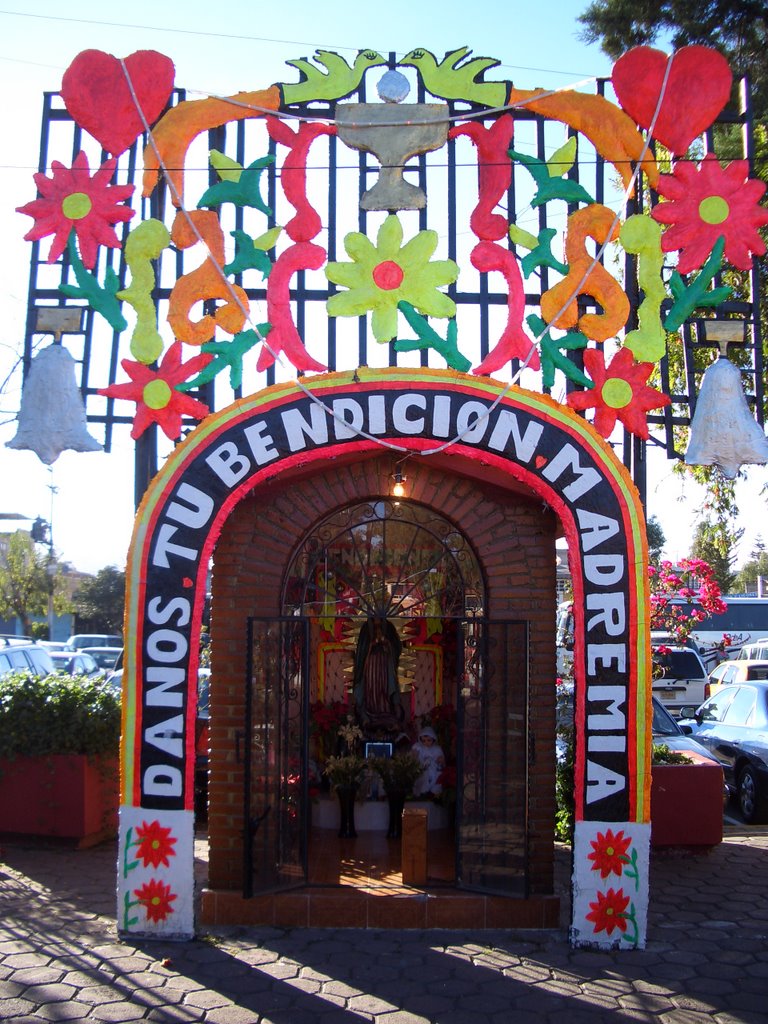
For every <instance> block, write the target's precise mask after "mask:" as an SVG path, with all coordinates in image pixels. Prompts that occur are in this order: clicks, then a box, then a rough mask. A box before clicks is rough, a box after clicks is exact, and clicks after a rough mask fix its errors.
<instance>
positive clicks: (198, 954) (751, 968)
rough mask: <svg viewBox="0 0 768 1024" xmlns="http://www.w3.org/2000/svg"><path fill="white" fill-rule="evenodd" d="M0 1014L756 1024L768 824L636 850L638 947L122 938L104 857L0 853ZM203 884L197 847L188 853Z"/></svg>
mask: <svg viewBox="0 0 768 1024" xmlns="http://www.w3.org/2000/svg"><path fill="white" fill-rule="evenodd" d="M3 846H4V849H3V853H2V856H1V857H0V1020H3V1021H4V1022H11V1024H16V1022H30V1024H31V1022H32V1021H35V1022H39V1021H41V1020H43V1021H45V1020H48V1021H78V1020H82V1021H133V1020H151V1021H168V1022H172V1021H173V1022H193V1021H202V1022H206V1024H304V1022H307V1024H310V1022H313V1024H314V1022H318V1021H319V1022H325V1024H358V1022H360V1021H374V1022H376V1024H385V1022H386V1024H465V1022H466V1024H470V1022H471V1024H477V1022H478V1021H480V1022H483V1021H492V1022H497V1021H498V1022H499V1024H501V1022H504V1024H510V1022H512V1024H534V1022H535V1024H541V1022H542V1021H544V1022H548V1021H550V1020H551V1021H552V1024H554V1022H558V1024H582V1022H593V1021H595V1022H598V1021H599V1022H606V1024H608V1022H611V1024H616V1022H622V1021H627V1022H630V1021H631V1022H644V1021H660V1022H662V1024H709V1022H712V1024H764V1021H765V1020H766V1003H767V1002H768V885H766V879H768V829H766V828H758V829H749V830H747V829H745V828H744V827H743V826H733V827H727V828H726V835H725V839H724V841H723V843H722V844H720V845H719V846H718V847H715V848H714V849H713V850H711V851H710V852H708V853H691V852H689V851H680V850H675V851H674V852H670V853H659V852H658V851H657V852H654V853H653V854H652V858H651V906H650V913H649V924H648V943H647V948H646V949H645V950H637V951H633V952H595V951H590V950H583V949H582V950H574V949H571V948H570V946H569V945H568V941H567V931H566V929H565V928H564V927H561V928H559V929H553V930H551V931H547V932H531V931H528V932H522V931H521V932H510V931H494V932H487V931H486V932H472V931H471V930H465V931H461V932H456V931H444V930H433V931H420V930H413V931H399V932H398V931H382V930H375V929H370V930H365V931H361V930H357V929H335V930H334V929H276V928H244V927H230V928H222V929H211V930H209V931H208V932H206V933H204V934H201V936H200V937H199V938H198V939H197V940H195V941H194V942H189V943H178V944H172V943H149V942H146V943H141V942H138V943H134V942H128V943H124V942H121V941H119V939H118V938H117V935H116V931H115V916H114V915H115V907H114V885H115V882H114V868H115V848H114V845H113V844H109V843H107V844H103V845H102V846H99V847H96V848H95V849H92V850H87V851H72V850H67V849H63V848H60V847H59V848H56V847H45V846H41V845H35V844H29V843H5V844H3ZM198 852H199V854H200V857H199V861H198V870H199V871H200V875H201V878H204V876H205V844H204V842H202V841H201V843H200V844H199V845H198Z"/></svg>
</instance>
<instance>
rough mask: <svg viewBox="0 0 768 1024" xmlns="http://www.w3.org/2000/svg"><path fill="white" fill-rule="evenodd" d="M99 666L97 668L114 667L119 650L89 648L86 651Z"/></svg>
mask: <svg viewBox="0 0 768 1024" xmlns="http://www.w3.org/2000/svg"><path fill="white" fill-rule="evenodd" d="M87 653H88V654H90V656H91V657H92V658H93V660H94V661H95V662H96V664H97V665H98V666H99V668H114V667H115V661H116V660H117V656H118V654H119V653H120V652H119V651H98V650H89V651H88V652H87Z"/></svg>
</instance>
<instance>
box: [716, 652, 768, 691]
mask: <svg viewBox="0 0 768 1024" xmlns="http://www.w3.org/2000/svg"><path fill="white" fill-rule="evenodd" d="M750 679H768V660H766V661H741V660H738V661H722V662H720V664H719V665H718V666H717V668H715V669H713V670H712V671H711V672H710V673H709V682H708V683H707V685H706V686H705V687H704V693H705V695H706V696H707V697H711V696H712V694H713V693H714V692H715V690H717V689H719V688H720V687H722V686H731V685H732V684H734V683H746V682H747V681H748V680H750Z"/></svg>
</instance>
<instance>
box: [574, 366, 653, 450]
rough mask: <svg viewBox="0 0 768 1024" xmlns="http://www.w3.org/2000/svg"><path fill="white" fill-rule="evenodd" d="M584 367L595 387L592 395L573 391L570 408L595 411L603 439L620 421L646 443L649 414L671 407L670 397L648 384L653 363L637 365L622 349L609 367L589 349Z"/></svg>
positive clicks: (597, 428)
mask: <svg viewBox="0 0 768 1024" xmlns="http://www.w3.org/2000/svg"><path fill="white" fill-rule="evenodd" d="M584 365H585V367H586V369H587V371H588V372H589V375H590V377H591V378H592V380H593V381H594V382H595V386H594V388H592V389H591V390H589V391H572V392H571V393H570V394H569V395H568V396H567V399H566V400H567V402H568V405H570V407H571V408H572V409H578V410H579V411H583V410H584V409H594V410H595V419H594V427H595V430H596V431H597V432H598V434H602V435H603V437H610V436H611V433H612V432H613V428H614V427H615V426H616V420H620V421H621V422H622V423H623V424H624V426H625V427H626V428H627V430H628V431H629V432H630V433H631V434H637V436H638V437H642V438H645V439H646V440H647V438H648V424H647V423H646V419H645V415H646V413H647V412H648V411H649V410H650V409H660V408H661V407H662V406H664V405H669V403H670V398H669V395H663V394H662V393H661V392H660V391H657V390H656V389H655V388H652V387H648V385H647V384H646V381H647V380H648V378H649V377H650V375H651V373H652V372H653V363H636V362H635V361H634V358H633V356H632V353H631V352H630V350H629V349H628V348H621V349H619V351H618V352H617V353H616V355H615V356H614V357H613V359H612V360H611V362H610V364H609V365H608V366H606V365H605V356H604V355H603V353H602V352H601V351H599V350H598V349H596V348H590V349H587V350H586V351H585V352H584Z"/></svg>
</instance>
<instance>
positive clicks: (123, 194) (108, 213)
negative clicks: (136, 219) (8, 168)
mask: <svg viewBox="0 0 768 1024" xmlns="http://www.w3.org/2000/svg"><path fill="white" fill-rule="evenodd" d="M116 166H117V160H105V162H104V163H103V164H102V165H101V167H100V168H99V169H98V171H96V173H95V174H94V175H93V177H91V175H90V171H89V167H88V157H87V156H86V155H85V153H84V152H83V151H82V150H81V151H80V152H79V153H78V154H77V156H76V157H75V160H74V163H73V164H72V167H71V168H69V167H65V166H64V164H61V163H59V161H58V160H54V161H53V162H52V163H51V170H52V171H53V175H52V177H50V178H46V176H45V175H44V174H42V173H40V174H35V175H34V179H35V184H36V185H37V189H38V191H39V193H40V195H41V198H40V199H35V200H33V201H32V202H31V203H27V204H26V206H19V207H17V212H18V213H25V214H27V216H28V217H34V218H35V223H34V225H33V226H32V227H31V228H30V230H29V231H28V232H27V233H26V235H24V238H25V239H26V240H27V241H28V242H36V241H37V240H38V239H40V238H45V237H46V235H53V236H54V238H53V241H52V242H51V248H50V251H49V252H48V262H49V263H54V262H55V261H56V260H57V259H58V258H59V256H61V254H62V253H63V252H64V249H65V248H66V246H67V241H68V239H69V236H70V234H71V232H72V231H74V232H75V234H76V235H77V243H78V247H79V249H80V257H81V259H82V261H83V266H85V267H86V268H87V269H88V270H93V267H94V265H95V263H96V256H97V254H98V251H99V246H100V245H106V246H108V247H109V248H112V249H119V248H120V239H119V238H118V237H117V235H116V234H115V231H114V228H113V227H112V225H113V224H119V223H124V222H125V221H128V220H130V219H131V217H133V214H134V211H133V210H132V209H130V207H128V206H120V205H119V204H120V203H122V202H123V200H125V199H129V198H130V197H131V195H132V194H133V185H110V184H109V181H110V179H111V178H112V175H113V174H114V173H115V167H116Z"/></svg>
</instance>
